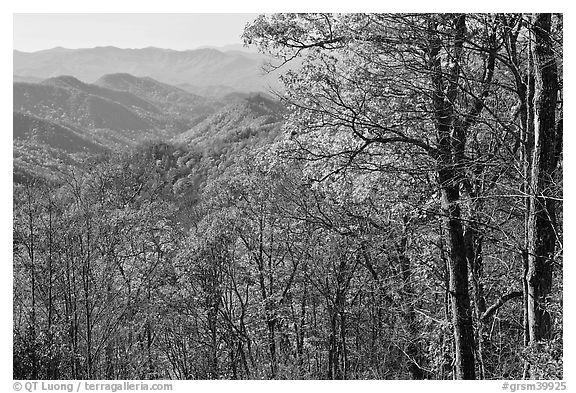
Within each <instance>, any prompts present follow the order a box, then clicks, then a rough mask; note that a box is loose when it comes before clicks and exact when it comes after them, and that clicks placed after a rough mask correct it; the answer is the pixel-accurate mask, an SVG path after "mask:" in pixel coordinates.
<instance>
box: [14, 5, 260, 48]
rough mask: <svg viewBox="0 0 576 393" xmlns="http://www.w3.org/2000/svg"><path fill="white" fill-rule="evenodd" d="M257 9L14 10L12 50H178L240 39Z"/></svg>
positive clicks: (229, 42) (235, 41)
mask: <svg viewBox="0 0 576 393" xmlns="http://www.w3.org/2000/svg"><path fill="white" fill-rule="evenodd" d="M257 16H258V14H14V49H18V50H21V51H26V52H31V51H37V50H41V49H48V48H53V47H56V46H62V47H65V48H90V47H94V46H108V45H111V46H117V47H120V48H144V47H148V46H156V47H159V48H171V49H177V50H185V49H194V48H197V47H199V46H205V45H208V46H223V45H228V44H238V43H241V42H242V41H241V39H240V35H241V34H242V31H243V29H244V26H245V25H246V23H247V22H250V21H252V20H254V19H255V18H256V17H257Z"/></svg>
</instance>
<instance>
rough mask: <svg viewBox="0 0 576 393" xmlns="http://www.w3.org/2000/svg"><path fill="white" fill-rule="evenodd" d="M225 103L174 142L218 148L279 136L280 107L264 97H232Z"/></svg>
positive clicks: (177, 137) (238, 95) (255, 95)
mask: <svg viewBox="0 0 576 393" xmlns="http://www.w3.org/2000/svg"><path fill="white" fill-rule="evenodd" d="M223 102H226V103H228V104H227V105H226V106H224V107H223V108H222V109H220V110H219V111H218V112H216V113H215V114H213V115H211V116H210V117H208V118H207V119H206V120H204V121H202V122H200V123H199V124H197V125H195V126H194V127H192V128H191V129H190V130H188V131H186V132H183V133H181V134H180V135H178V136H176V137H175V138H174V141H176V142H179V143H184V144H187V145H193V146H212V147H214V146H216V147H218V146H221V145H230V144H234V143H247V141H248V140H249V139H254V141H256V140H258V141H271V140H272V139H275V138H276V137H277V136H278V135H279V131H280V127H281V124H282V112H283V107H282V105H281V104H280V103H279V102H277V101H275V100H274V99H272V98H271V97H268V96H266V95H264V94H259V93H258V94H247V95H242V94H232V95H228V96H227V97H225V98H224V99H223Z"/></svg>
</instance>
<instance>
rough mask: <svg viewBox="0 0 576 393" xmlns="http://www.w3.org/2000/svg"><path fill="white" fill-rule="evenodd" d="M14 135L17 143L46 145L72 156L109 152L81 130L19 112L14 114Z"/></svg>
mask: <svg viewBox="0 0 576 393" xmlns="http://www.w3.org/2000/svg"><path fill="white" fill-rule="evenodd" d="M12 135H13V138H14V140H15V141H21V142H31V143H35V144H44V145H46V146H49V147H51V148H53V149H60V150H63V151H65V152H68V153H72V154H73V153H90V154H99V153H104V152H105V151H107V149H106V148H105V147H103V146H102V145H100V144H98V143H96V142H94V141H91V140H89V139H87V138H86V137H85V136H84V135H82V131H80V130H75V129H73V128H71V127H65V126H62V125H60V124H56V123H53V122H50V121H48V120H43V119H40V118H38V117H35V116H32V115H28V114H24V113H19V112H14V113H13V134H12Z"/></svg>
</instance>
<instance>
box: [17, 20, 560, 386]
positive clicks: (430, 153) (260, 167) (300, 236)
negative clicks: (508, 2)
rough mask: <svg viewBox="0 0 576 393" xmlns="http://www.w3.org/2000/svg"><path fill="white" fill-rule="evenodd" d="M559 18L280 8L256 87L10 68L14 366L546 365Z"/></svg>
mask: <svg viewBox="0 0 576 393" xmlns="http://www.w3.org/2000/svg"><path fill="white" fill-rule="evenodd" d="M562 32H563V19H562V15H561V14H560V15H559V14H533V15H532V14H415V15H412V14H409V15H408V14H339V15H335V14H275V15H266V16H260V17H258V18H257V19H256V20H254V21H253V22H252V23H250V24H249V25H248V26H247V27H246V29H245V30H244V33H243V39H244V41H245V43H246V44H247V45H252V46H256V47H257V48H259V50H260V51H261V53H262V54H263V55H265V56H266V57H267V58H268V59H270V61H269V63H268V65H267V67H268V69H269V70H274V72H276V73H278V74H279V75H281V76H280V80H281V83H282V86H283V87H282V88H281V89H278V91H277V92H276V97H274V98H273V97H271V96H269V95H267V94H265V93H252V94H244V93H242V94H241V93H234V94H228V95H225V96H221V97H217V98H215V97H210V98H209V99H208V98H206V99H204V98H202V97H200V96H198V95H194V94H192V93H190V92H185V91H184V90H182V89H179V88H175V87H173V86H169V85H166V84H163V83H159V82H157V81H155V80H153V79H149V78H148V79H146V78H144V79H142V78H135V77H132V76H130V75H127V74H116V75H112V76H110V75H108V76H106V77H103V78H101V79H99V80H98V81H97V82H96V83H95V84H86V83H83V82H80V81H78V80H77V79H74V78H71V77H60V78H51V79H49V80H45V81H43V82H21V81H18V82H15V84H14V86H15V87H14V97H15V100H14V102H15V107H14V111H15V112H14V154H15V157H14V203H13V213H14V222H13V230H14V232H13V269H14V270H13V272H14V293H13V302H14V303H13V304H14V309H13V341H14V354H13V356H14V357H13V367H14V369H13V375H14V378H15V379H561V378H562V377H563V362H562V358H563V330H562V325H563V322H562V316H563V304H562V294H563V290H562V283H563V269H562V264H563V219H562V167H563V163H562V151H563V143H562V139H563V138H562V132H563V128H562V124H563V123H562V119H563V109H562V108H563V101H562V100H563V88H562V78H563V74H562V49H563V46H562V45H563V37H562ZM291 64H292V65H291ZM293 64H297V65H296V66H295V65H293ZM111 112H113V113H114V115H113V116H112V117H111V118H112V119H113V120H114V122H112V121H110V120H107V119H108V118H107V117H106V116H107V114H109V113H111Z"/></svg>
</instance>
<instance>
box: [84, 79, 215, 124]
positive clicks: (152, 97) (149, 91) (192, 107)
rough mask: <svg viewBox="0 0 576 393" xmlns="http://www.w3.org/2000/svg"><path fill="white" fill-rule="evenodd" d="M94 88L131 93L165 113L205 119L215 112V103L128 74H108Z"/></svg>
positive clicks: (152, 80)
mask: <svg viewBox="0 0 576 393" xmlns="http://www.w3.org/2000/svg"><path fill="white" fill-rule="evenodd" d="M93 86H99V87H103V88H107V89H112V90H116V91H123V92H128V93H131V94H133V95H135V96H137V97H139V98H142V99H144V100H146V101H148V102H150V103H153V104H154V105H155V106H157V107H158V108H161V109H162V110H163V111H164V112H168V113H171V114H175V115H178V116H187V117H191V118H197V117H205V116H207V115H208V114H210V113H213V112H214V104H215V103H214V102H213V101H212V100H207V99H206V98H204V97H201V96H199V95H196V94H192V93H190V92H187V91H185V90H183V89H180V88H178V87H176V86H171V85H168V84H166V83H162V82H159V81H156V80H154V79H152V78H149V77H141V78H140V77H136V76H134V75H130V74H126V73H117V74H107V75H104V76H102V77H100V78H99V79H98V80H97V81H96V82H94V84H93Z"/></svg>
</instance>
